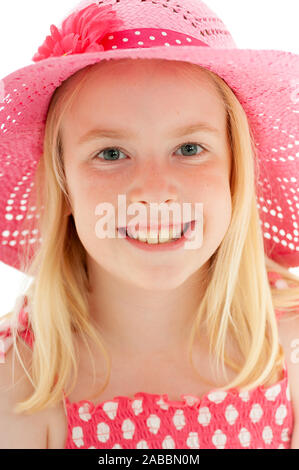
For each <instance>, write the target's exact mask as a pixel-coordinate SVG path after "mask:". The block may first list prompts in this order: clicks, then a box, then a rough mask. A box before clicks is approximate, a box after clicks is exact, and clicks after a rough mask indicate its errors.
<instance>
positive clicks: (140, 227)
mask: <svg viewBox="0 0 299 470" xmlns="http://www.w3.org/2000/svg"><path fill="white" fill-rule="evenodd" d="M191 222H192V220H191V221H188V222H183V223H181V224H169V225H161V224H159V225H157V224H152V225H140V224H137V225H136V230H146V231H149V230H150V229H151V228H152V229H153V230H163V229H164V230H167V229H168V230H170V229H177V230H183V228H184V226H185V225H186V224H190V223H191ZM130 227H131V228H134V227H135V225H134V224H132V225H130V224H129V225H127V227H119V228H122V229H128V228H130Z"/></svg>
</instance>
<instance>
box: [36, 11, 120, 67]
mask: <svg viewBox="0 0 299 470" xmlns="http://www.w3.org/2000/svg"><path fill="white" fill-rule="evenodd" d="M123 24H124V22H123V21H122V20H121V19H120V18H117V17H116V12H115V11H113V10H112V7H111V5H105V6H99V5H97V4H95V3H93V4H91V5H89V6H88V7H86V8H84V9H83V10H80V11H75V12H74V13H72V14H71V15H69V16H68V17H67V18H66V19H65V20H64V21H63V23H62V25H61V30H58V28H57V27H56V26H55V25H53V24H52V25H51V26H50V31H51V36H47V37H46V39H45V41H44V43H43V44H42V45H41V46H40V47H39V48H38V52H37V53H36V54H35V55H34V57H33V59H32V60H33V61H34V62H38V61H40V60H43V59H47V58H48V57H59V56H64V55H71V54H80V53H82V52H97V51H102V50H104V47H103V45H102V44H101V40H102V39H103V37H104V36H105V35H106V34H107V33H109V32H110V31H111V30H112V29H113V30H114V29H116V28H118V27H120V26H123Z"/></svg>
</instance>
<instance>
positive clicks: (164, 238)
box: [127, 224, 189, 245]
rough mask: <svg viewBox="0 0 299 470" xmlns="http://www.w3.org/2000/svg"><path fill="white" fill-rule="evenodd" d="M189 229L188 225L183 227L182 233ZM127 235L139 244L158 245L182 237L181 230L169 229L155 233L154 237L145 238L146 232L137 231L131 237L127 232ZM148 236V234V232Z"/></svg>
mask: <svg viewBox="0 0 299 470" xmlns="http://www.w3.org/2000/svg"><path fill="white" fill-rule="evenodd" d="M188 227H189V224H185V225H184V229H183V232H185V231H186V229H187V228H188ZM127 234H128V236H129V237H130V238H134V239H135V240H139V241H141V242H147V243H149V244H152V245H153V244H158V243H159V244H160V243H167V242H169V241H170V240H177V239H179V238H181V236H182V230H181V229H180V228H170V229H169V230H168V229H167V228H166V229H161V230H160V231H159V232H157V233H155V234H154V235H152V236H151V237H150V236H147V232H146V231H142V230H139V232H138V234H136V235H133V233H131V232H130V231H129V229H128V230H127ZM149 235H150V232H149Z"/></svg>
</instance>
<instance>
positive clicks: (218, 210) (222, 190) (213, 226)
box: [192, 173, 232, 241]
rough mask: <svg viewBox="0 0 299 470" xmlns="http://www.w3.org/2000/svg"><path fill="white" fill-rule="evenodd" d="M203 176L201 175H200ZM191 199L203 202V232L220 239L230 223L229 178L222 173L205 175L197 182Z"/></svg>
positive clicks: (217, 239)
mask: <svg viewBox="0 0 299 470" xmlns="http://www.w3.org/2000/svg"><path fill="white" fill-rule="evenodd" d="M202 176H203V175H202ZM192 200H193V201H194V202H199V203H202V204H203V221H204V227H203V229H204V230H203V233H204V234H205V233H207V232H208V237H209V238H210V239H211V238H212V239H213V238H214V239H215V240H216V241H219V240H221V239H222V238H223V237H224V235H225V233H226V231H227V229H228V226H229V224H230V220H231V215H232V201H231V192H230V185H229V180H228V178H227V177H225V176H224V174H223V173H217V174H216V173H214V174H211V173H210V174H209V175H207V174H206V175H205V176H204V177H202V179H201V180H200V181H199V180H198V182H197V190H196V191H193V195H192Z"/></svg>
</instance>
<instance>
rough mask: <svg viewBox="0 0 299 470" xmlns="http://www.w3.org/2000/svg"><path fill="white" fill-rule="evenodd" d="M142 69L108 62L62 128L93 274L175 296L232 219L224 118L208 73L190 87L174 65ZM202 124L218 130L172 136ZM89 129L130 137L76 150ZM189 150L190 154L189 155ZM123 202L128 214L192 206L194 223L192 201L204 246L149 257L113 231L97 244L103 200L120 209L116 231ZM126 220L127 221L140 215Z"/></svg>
mask: <svg viewBox="0 0 299 470" xmlns="http://www.w3.org/2000/svg"><path fill="white" fill-rule="evenodd" d="M142 62H145V61H140V62H139V63H136V62H135V63H134V61H131V62H129V63H128V64H126V65H125V66H124V65H123V64H118V63H113V62H112V61H110V62H109V61H108V62H107V63H105V64H104V65H103V64H101V68H99V69H98V70H97V71H96V73H95V75H91V76H90V77H89V79H88V81H87V82H85V84H84V85H83V87H82V89H81V90H80V92H79V94H78V95H77V97H76V99H75V101H74V102H73V105H72V107H71V108H70V110H69V111H68V113H67V114H66V115H65V116H64V119H63V123H62V140H63V149H64V163H65V173H66V180H67V185H68V190H69V195H70V199H71V203H72V208H71V212H72V214H73V217H74V221H75V225H76V229H77V232H78V236H79V238H80V240H81V242H82V244H83V246H84V247H85V249H86V252H87V260H88V269H89V272H90V273H92V275H93V276H96V277H97V278H98V279H100V276H101V274H103V273H104V272H105V271H107V272H109V274H110V275H112V276H113V277H115V279H116V280H122V281H124V282H127V283H130V284H134V285H136V286H139V287H142V288H146V289H173V288H175V287H177V286H179V285H181V284H182V283H183V282H185V281H186V280H187V279H188V278H189V277H190V276H191V275H192V274H195V273H196V272H199V270H200V269H203V268H204V267H205V266H207V264H208V262H209V259H210V257H211V256H212V255H213V254H214V253H215V251H216V250H217V248H218V247H219V245H220V243H221V241H222V240H223V238H224V236H225V234H226V232H227V229H228V226H229V223H230V220H231V194H230V170H231V151H230V146H229V141H228V136H227V129H226V111H225V108H224V105H223V103H222V101H221V98H220V96H219V94H218V92H217V89H216V88H215V85H214V84H213V82H211V81H210V79H209V78H208V77H206V75H204V74H203V73H202V72H200V71H198V72H196V74H195V73H194V72H193V76H192V79H191V80H190V78H189V77H186V75H184V74H181V73H177V72H176V69H174V68H173V67H172V64H171V63H164V64H163V65H161V64H157V63H155V61H148V62H147V64H146V67H144V63H142ZM198 122H205V123H207V124H208V125H210V126H212V127H214V128H216V130H217V132H214V133H210V132H207V131H203V130H200V131H197V132H196V133H193V134H188V135H185V136H183V137H181V136H180V135H179V134H178V133H176V134H175V133H174V131H175V130H176V129H178V128H183V127H184V126H187V125H191V124H192V125H194V124H197V123H198ZM93 129H111V130H119V129H122V130H124V131H125V135H124V136H123V137H113V138H112V137H103V136H102V137H97V138H93V139H92V140H88V141H85V142H84V143H80V142H79V141H80V140H81V138H82V137H83V136H85V135H86V134H87V133H88V132H89V131H90V130H93ZM131 134H132V135H131ZM190 143H191V144H193V145H192V147H191V151H190V147H189V150H188V148H187V149H186V144H190ZM111 156H112V157H113V158H112V157H111ZM118 195H125V197H126V207H125V209H127V208H128V206H129V205H130V204H132V203H141V204H142V205H144V206H145V208H146V214H147V217H149V215H150V205H151V203H156V204H161V203H165V204H171V203H173V202H174V203H176V205H179V207H180V208H181V211H182V208H183V203H189V204H190V205H191V207H192V211H191V216H194V215H195V211H194V207H195V205H196V203H202V207H203V241H202V244H201V246H200V247H199V248H197V249H189V250H186V249H184V247H183V248H181V249H179V250H174V251H172V250H166V251H163V252H157V251H156V252H147V251H143V250H140V249H138V248H136V247H135V246H132V245H131V244H130V243H129V242H128V241H127V240H126V239H124V238H117V233H116V234H115V237H114V238H104V239H103V238H99V237H97V235H96V229H95V228H96V223H97V221H98V220H99V215H95V209H96V207H97V206H98V205H99V204H101V203H109V205H111V206H112V207H114V215H115V216H114V215H113V219H114V221H115V227H116V228H117V226H118V207H119V206H118ZM126 214H127V216H126V217H127V219H126V222H127V223H128V222H129V221H130V220H131V219H132V218H133V217H134V216H136V213H133V215H128V213H126ZM181 214H182V212H181ZM102 216H103V214H102ZM193 218H194V217H193ZM193 218H192V219H193ZM148 224H149V219H148Z"/></svg>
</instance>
